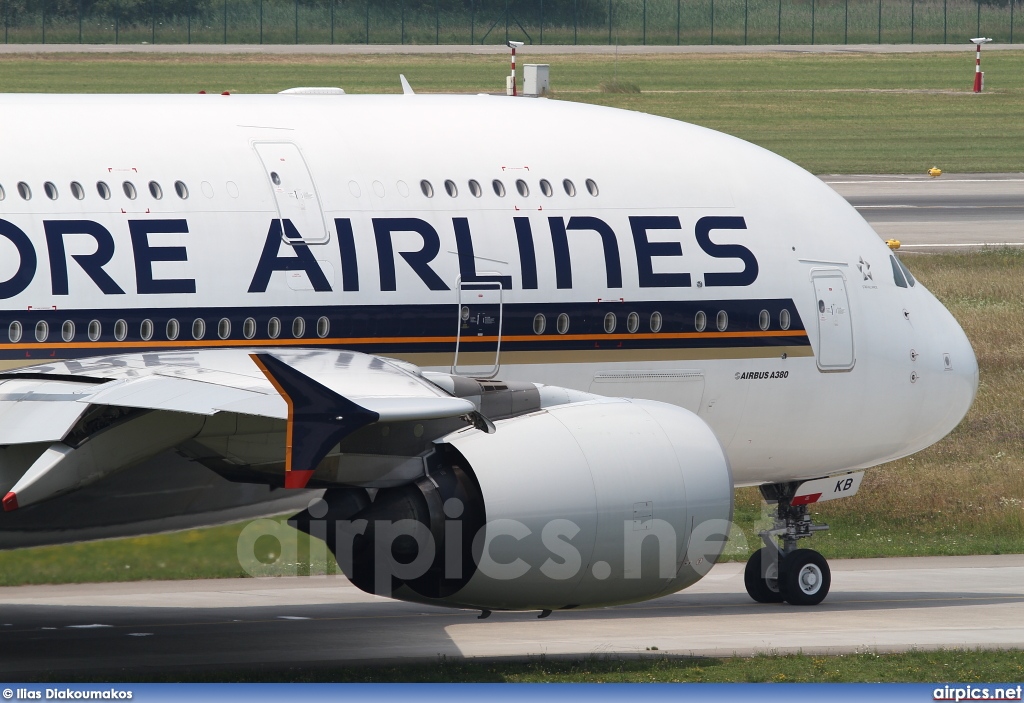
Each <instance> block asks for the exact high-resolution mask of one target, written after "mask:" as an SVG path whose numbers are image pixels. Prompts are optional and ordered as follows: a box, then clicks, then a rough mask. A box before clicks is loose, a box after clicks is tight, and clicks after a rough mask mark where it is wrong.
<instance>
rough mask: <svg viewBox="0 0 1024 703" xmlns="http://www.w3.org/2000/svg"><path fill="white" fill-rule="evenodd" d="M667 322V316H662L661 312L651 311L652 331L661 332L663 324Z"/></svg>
mask: <svg viewBox="0 0 1024 703" xmlns="http://www.w3.org/2000/svg"><path fill="white" fill-rule="evenodd" d="M664 322H665V318H663V317H662V316H661V313H660V312H652V313H651V332H661V326H662V324H663V323H664Z"/></svg>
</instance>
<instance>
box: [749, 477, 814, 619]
mask: <svg viewBox="0 0 1024 703" xmlns="http://www.w3.org/2000/svg"><path fill="white" fill-rule="evenodd" d="M799 485H800V484H799V482H792V483H775V484H766V485H763V486H761V489H760V490H761V495H762V496H763V497H764V499H765V500H766V501H767V502H768V503H769V504H771V503H775V504H776V516H775V525H774V526H773V527H772V529H770V530H764V531H762V532H761V533H760V536H761V540H762V541H763V542H764V545H765V546H764V547H762V548H761V549H759V550H757V551H756V552H754V554H753V555H751V557H750V559H749V560H748V561H747V566H746V569H744V572H743V584H744V586H746V589H747V593H748V594H749V595H750V597H751V598H753V599H754V600H756V601H757V602H758V603H781V602H782V601H786V602H787V603H789V604H790V605H817V604H818V603H820V602H821V601H823V600H824V599H825V596H827V595H828V591H829V588H830V587H831V585H832V572H831V571H830V570H829V568H828V562H827V561H826V560H825V557H823V556H822V555H821V554H819V553H818V552H816V551H814V550H813V549H797V546H796V545H797V540H800V539H803V538H804V537H810V536H811V535H812V534H814V533H815V532H819V531H821V530H827V529H828V525H815V524H814V523H813V521H812V520H811V516H810V513H809V511H808V509H807V505H806V504H800V505H793V497H794V496H795V495H796V490H797V488H798V487H799ZM776 539H778V540H779V541H781V543H782V546H781V548H780V547H779V546H777V545H776V543H775V540H776Z"/></svg>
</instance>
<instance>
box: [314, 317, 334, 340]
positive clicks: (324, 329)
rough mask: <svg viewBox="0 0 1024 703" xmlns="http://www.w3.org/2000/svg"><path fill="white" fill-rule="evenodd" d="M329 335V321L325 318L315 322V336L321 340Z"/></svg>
mask: <svg viewBox="0 0 1024 703" xmlns="http://www.w3.org/2000/svg"><path fill="white" fill-rule="evenodd" d="M330 333H331V321H330V320H328V319H327V318H326V317H321V318H320V319H319V320H317V321H316V336H317V337H319V338H320V339H323V338H324V337H326V336H327V335H328V334H330Z"/></svg>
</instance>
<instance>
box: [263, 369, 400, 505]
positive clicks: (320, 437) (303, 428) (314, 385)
mask: <svg viewBox="0 0 1024 703" xmlns="http://www.w3.org/2000/svg"><path fill="white" fill-rule="evenodd" d="M249 356H250V358H251V359H252V360H253V363H255V364H256V366H258V367H259V369H260V371H262V372H263V375H265V376H266V377H267V380H268V381H270V383H271V384H272V385H273V386H274V388H276V389H277V392H278V393H280V394H281V397H282V398H284V400H285V402H286V403H287V404H288V430H287V434H286V439H285V474H284V485H285V488H305V486H306V484H307V483H309V479H310V478H312V476H313V472H314V471H315V470H316V467H317V464H319V463H320V462H321V461H322V460H323V458H324V457H325V456H327V453H328V452H329V451H331V448H332V447H334V445H336V444H337V443H338V442H340V441H341V440H342V439H344V438H345V437H347V436H348V435H350V434H352V433H353V432H355V431H356V430H358V429H360V428H361V427H365V426H366V425H369V424H371V423H373V422H376V421H377V420H378V419H379V418H380V415H379V414H378V413H375V412H373V411H372V410H367V409H366V408H364V407H362V406H360V405H356V404H355V403H353V402H352V401H351V400H349V399H348V398H345V397H344V396H341V395H338V394H337V393H335V392H334V391H332V390H331V389H330V388H327V387H326V386H324V385H323V384H321V383H318V382H317V381H314V380H313V379H312V378H310V377H309V376H306V375H305V374H303V373H301V372H299V371H297V370H296V369H294V368H292V367H291V366H289V365H288V364H286V363H284V362H283V361H281V360H280V359H278V358H277V357H275V356H272V355H270V354H250V355H249Z"/></svg>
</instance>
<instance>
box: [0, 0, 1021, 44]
mask: <svg viewBox="0 0 1024 703" xmlns="http://www.w3.org/2000/svg"><path fill="white" fill-rule="evenodd" d="M0 2H2V6H3V7H2V10H3V23H4V28H3V32H4V42H5V43H44V44H45V43H114V44H117V43H130V44H138V43H153V44H187V43H192V44H214V43H223V44H501V43H504V42H505V41H506V40H507V39H517V40H524V41H526V42H527V43H529V44H863V43H878V44H897V43H911V44H912V43H947V42H951V43H962V42H965V41H966V40H967V39H968V38H970V37H978V36H987V37H992V38H993V39H994V40H995V41H997V42H1002V43H1013V42H1014V41H1017V40H1018V39H1017V37H1015V27H1014V23H1015V22H1019V20H1020V12H1021V10H1022V9H1024V2H1022V0H557V1H555V0H0ZM1017 29H1018V30H1019V28H1017ZM1019 34H1020V32H1019V31H1017V35H1019Z"/></svg>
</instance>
